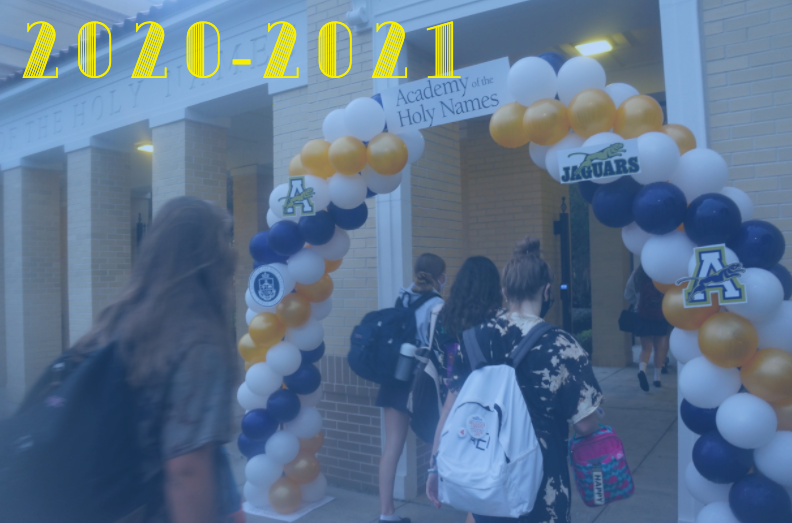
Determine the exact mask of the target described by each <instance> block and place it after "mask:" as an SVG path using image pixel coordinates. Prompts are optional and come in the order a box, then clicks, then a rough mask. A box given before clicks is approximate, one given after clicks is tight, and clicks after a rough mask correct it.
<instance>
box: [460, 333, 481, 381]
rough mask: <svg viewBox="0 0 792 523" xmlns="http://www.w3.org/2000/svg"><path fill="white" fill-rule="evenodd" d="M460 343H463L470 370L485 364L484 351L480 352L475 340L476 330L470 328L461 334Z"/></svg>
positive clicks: (479, 346)
mask: <svg viewBox="0 0 792 523" xmlns="http://www.w3.org/2000/svg"><path fill="white" fill-rule="evenodd" d="M462 341H463V342H464V343H465V352H466V353H467V357H468V361H469V362H470V370H471V371H474V370H477V369H478V368H479V367H482V366H484V365H486V364H487V358H486V357H484V351H482V350H481V345H479V342H478V339H476V328H475V327H473V328H470V329H468V330H466V331H465V332H463V333H462Z"/></svg>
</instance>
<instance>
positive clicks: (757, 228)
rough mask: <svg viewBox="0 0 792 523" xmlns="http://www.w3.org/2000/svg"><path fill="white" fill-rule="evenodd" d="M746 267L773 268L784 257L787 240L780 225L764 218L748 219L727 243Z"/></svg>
mask: <svg viewBox="0 0 792 523" xmlns="http://www.w3.org/2000/svg"><path fill="white" fill-rule="evenodd" d="M726 246H727V247H729V248H730V249H731V250H733V251H734V254H736V255H737V257H738V258H739V259H740V262H742V264H743V266H744V267H759V268H761V269H767V270H770V269H772V268H773V267H774V266H775V265H776V264H777V263H778V262H779V261H781V258H783V257H784V250H785V249H786V242H785V241H784V235H783V234H781V231H779V230H778V227H776V226H775V225H773V224H772V223H768V222H765V221H762V220H748V221H747V222H743V223H742V224H741V225H740V228H739V229H738V231H737V233H736V234H735V235H734V236H733V237H732V238H731V240H729V241H728V242H727V243H726Z"/></svg>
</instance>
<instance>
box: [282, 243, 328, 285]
mask: <svg viewBox="0 0 792 523" xmlns="http://www.w3.org/2000/svg"><path fill="white" fill-rule="evenodd" d="M286 263H287V265H288V267H289V274H290V275H291V277H292V278H294V280H295V281H296V282H297V283H302V284H303V285H310V284H312V283H316V282H318V281H319V279H320V278H321V277H322V276H324V272H325V263H324V258H322V257H321V256H320V255H319V254H318V253H316V252H315V251H314V249H302V250H301V251H298V252H297V253H296V254H293V255H292V256H290V257H289V260H288V261H287V262H286Z"/></svg>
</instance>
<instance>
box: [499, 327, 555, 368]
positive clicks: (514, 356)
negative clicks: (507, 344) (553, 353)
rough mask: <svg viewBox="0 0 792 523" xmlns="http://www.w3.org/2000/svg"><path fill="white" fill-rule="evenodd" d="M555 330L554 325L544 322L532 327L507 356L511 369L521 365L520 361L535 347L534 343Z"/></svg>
mask: <svg viewBox="0 0 792 523" xmlns="http://www.w3.org/2000/svg"><path fill="white" fill-rule="evenodd" d="M555 328H556V326H555V325H553V324H552V323H547V322H546V321H542V322H539V323H538V324H536V325H534V326H533V328H531V330H529V331H528V334H526V335H525V336H524V337H523V339H522V340H521V341H520V343H519V344H518V345H517V347H516V348H515V349H514V350H513V351H512V352H511V354H510V355H509V358H510V359H511V361H512V367H514V368H515V369H516V368H517V367H519V366H520V363H522V361H523V360H524V359H525V357H526V356H527V355H528V351H530V350H531V349H532V348H533V347H534V346H535V345H536V342H538V341H539V340H540V339H541V338H542V336H544V335H545V334H547V333H548V332H549V331H551V330H553V329H555Z"/></svg>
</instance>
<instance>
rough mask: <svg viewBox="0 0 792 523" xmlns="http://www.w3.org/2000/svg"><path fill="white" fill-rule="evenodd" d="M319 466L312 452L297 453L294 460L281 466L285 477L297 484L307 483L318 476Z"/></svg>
mask: <svg viewBox="0 0 792 523" xmlns="http://www.w3.org/2000/svg"><path fill="white" fill-rule="evenodd" d="M320 471H321V467H320V466H319V460H318V459H316V456H314V455H313V454H307V453H302V452H301V453H299V454H297V457H296V458H294V461H292V462H291V463H287V464H286V465H285V466H284V467H283V472H285V473H286V477H287V478H289V479H290V480H292V481H294V482H295V483H297V484H298V485H307V484H308V483H310V482H312V481H313V480H315V479H316V478H317V477H319V472H320Z"/></svg>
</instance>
